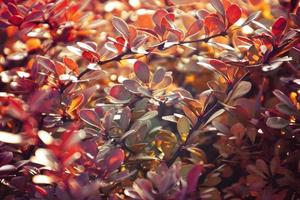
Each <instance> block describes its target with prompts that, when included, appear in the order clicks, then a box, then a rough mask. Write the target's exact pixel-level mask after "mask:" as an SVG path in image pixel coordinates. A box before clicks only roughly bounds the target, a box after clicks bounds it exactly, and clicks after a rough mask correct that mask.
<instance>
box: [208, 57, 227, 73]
mask: <svg viewBox="0 0 300 200" xmlns="http://www.w3.org/2000/svg"><path fill="white" fill-rule="evenodd" d="M209 64H211V65H212V66H213V67H214V68H215V69H217V70H219V71H221V72H225V71H227V65H226V63H224V62H223V61H220V60H216V59H211V60H210V61H209Z"/></svg>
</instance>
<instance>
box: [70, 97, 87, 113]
mask: <svg viewBox="0 0 300 200" xmlns="http://www.w3.org/2000/svg"><path fill="white" fill-rule="evenodd" d="M83 99H84V96H83V94H79V95H78V96H76V97H75V98H74V99H72V101H71V103H70V105H69V107H68V109H67V113H68V114H69V115H72V112H73V111H74V110H76V109H77V108H79V106H80V105H81V104H82V102H83Z"/></svg>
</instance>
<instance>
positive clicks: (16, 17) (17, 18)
mask: <svg viewBox="0 0 300 200" xmlns="http://www.w3.org/2000/svg"><path fill="white" fill-rule="evenodd" d="M8 21H9V22H10V23H12V24H13V25H15V26H19V25H20V24H21V23H22V22H23V17H22V16H21V15H13V16H11V17H10V18H9V20H8Z"/></svg>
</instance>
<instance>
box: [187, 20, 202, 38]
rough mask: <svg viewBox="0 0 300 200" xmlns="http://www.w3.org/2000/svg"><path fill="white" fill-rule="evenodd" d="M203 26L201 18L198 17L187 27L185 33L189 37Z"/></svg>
mask: <svg viewBox="0 0 300 200" xmlns="http://www.w3.org/2000/svg"><path fill="white" fill-rule="evenodd" d="M202 27H203V20H201V19H199V20H197V21H195V22H194V23H193V24H192V25H191V26H190V28H189V30H188V32H187V33H186V37H189V36H191V35H195V34H196V33H198V32H199V31H201V29H202Z"/></svg>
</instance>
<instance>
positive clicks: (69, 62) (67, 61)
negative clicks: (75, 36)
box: [64, 57, 80, 75]
mask: <svg viewBox="0 0 300 200" xmlns="http://www.w3.org/2000/svg"><path fill="white" fill-rule="evenodd" d="M64 63H65V65H66V66H67V67H68V68H69V69H70V70H72V71H74V72H75V74H77V75H79V73H80V72H79V68H78V65H77V63H76V62H75V61H73V60H72V59H70V58H67V57H64Z"/></svg>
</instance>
